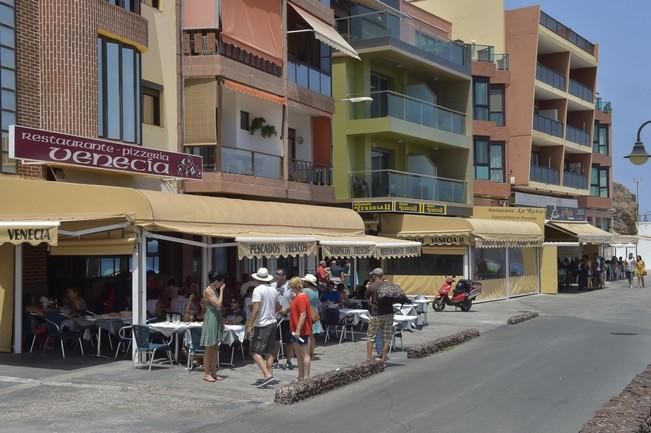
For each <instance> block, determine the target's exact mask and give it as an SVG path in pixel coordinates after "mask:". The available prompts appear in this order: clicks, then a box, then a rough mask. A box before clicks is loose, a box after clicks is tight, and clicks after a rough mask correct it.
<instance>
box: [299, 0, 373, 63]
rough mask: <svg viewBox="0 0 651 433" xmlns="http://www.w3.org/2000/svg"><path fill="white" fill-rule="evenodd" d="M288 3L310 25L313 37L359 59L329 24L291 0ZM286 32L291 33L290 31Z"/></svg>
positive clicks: (355, 52)
mask: <svg viewBox="0 0 651 433" xmlns="http://www.w3.org/2000/svg"><path fill="white" fill-rule="evenodd" d="M289 5H290V6H291V7H292V8H293V9H294V10H295V11H296V13H297V14H299V15H300V16H301V18H303V20H305V22H306V23H307V24H308V25H309V26H310V27H312V29H313V30H314V37H315V38H316V39H318V40H319V41H321V42H323V43H324V44H326V45H328V46H330V47H332V48H334V49H335V50H337V51H341V52H342V53H344V54H345V55H347V56H350V57H353V58H355V59H357V60H360V58H359V54H357V51H355V49H354V48H353V47H351V46H350V44H349V43H348V42H346V40H345V39H344V38H342V37H341V35H340V34H339V33H337V31H336V30H335V29H334V28H333V27H332V26H331V25H329V24H328V23H326V22H323V21H321V20H320V19H318V18H317V17H315V16H314V15H312V14H311V13H309V12H307V11H306V10H304V9H302V8H300V7H298V6H296V5H295V4H293V3H291V2H290V3H289ZM288 33H291V31H290V32H288Z"/></svg>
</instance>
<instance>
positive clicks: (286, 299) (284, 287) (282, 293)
mask: <svg viewBox="0 0 651 433" xmlns="http://www.w3.org/2000/svg"><path fill="white" fill-rule="evenodd" d="M271 287H273V288H274V289H276V292H278V303H279V304H280V311H279V312H278V317H277V319H278V321H279V323H280V324H279V326H280V332H276V345H275V346H274V359H275V360H276V362H278V354H279V353H280V345H281V344H284V345H285V349H286V351H285V352H283V353H285V367H287V368H289V369H290V370H291V369H293V368H294V366H293V365H292V358H293V357H294V344H293V340H292V337H291V335H290V332H289V306H290V305H291V303H292V296H293V294H292V291H291V290H290V289H289V283H288V281H287V273H286V272H285V270H284V269H278V270H277V271H276V281H274V282H273V283H271Z"/></svg>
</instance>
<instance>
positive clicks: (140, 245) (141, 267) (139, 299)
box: [131, 232, 147, 357]
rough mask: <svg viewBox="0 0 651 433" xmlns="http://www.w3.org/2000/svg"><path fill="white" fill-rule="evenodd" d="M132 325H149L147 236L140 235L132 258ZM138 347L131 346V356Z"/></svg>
mask: <svg viewBox="0 0 651 433" xmlns="http://www.w3.org/2000/svg"><path fill="white" fill-rule="evenodd" d="M131 266H132V269H131V324H133V325H144V324H145V323H147V293H146V285H147V236H146V234H145V233H144V232H141V233H139V235H138V240H137V241H136V244H135V248H134V250H133V255H132V256H131ZM135 352H136V345H135V344H132V345H131V356H132V357H133V356H135Z"/></svg>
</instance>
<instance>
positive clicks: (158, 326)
mask: <svg viewBox="0 0 651 433" xmlns="http://www.w3.org/2000/svg"><path fill="white" fill-rule="evenodd" d="M147 326H149V329H152V330H154V331H156V332H160V333H161V334H163V335H164V336H165V337H167V338H171V339H173V340H174V359H175V360H176V361H177V362H178V360H179V338H178V334H179V333H180V332H185V331H186V330H188V329H190V328H201V327H202V326H203V322H155V323H150V324H148V325H147Z"/></svg>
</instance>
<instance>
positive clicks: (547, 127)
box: [533, 114, 563, 138]
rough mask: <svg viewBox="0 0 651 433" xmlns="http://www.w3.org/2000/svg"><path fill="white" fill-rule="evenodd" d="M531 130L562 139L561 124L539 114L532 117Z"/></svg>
mask: <svg viewBox="0 0 651 433" xmlns="http://www.w3.org/2000/svg"><path fill="white" fill-rule="evenodd" d="M533 129H535V130H536V131H540V132H544V133H545V134H549V135H553V136H554V137H558V138H563V124H562V123H561V122H557V121H556V120H554V119H550V118H548V117H544V116H541V115H540V114H534V115H533Z"/></svg>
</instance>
